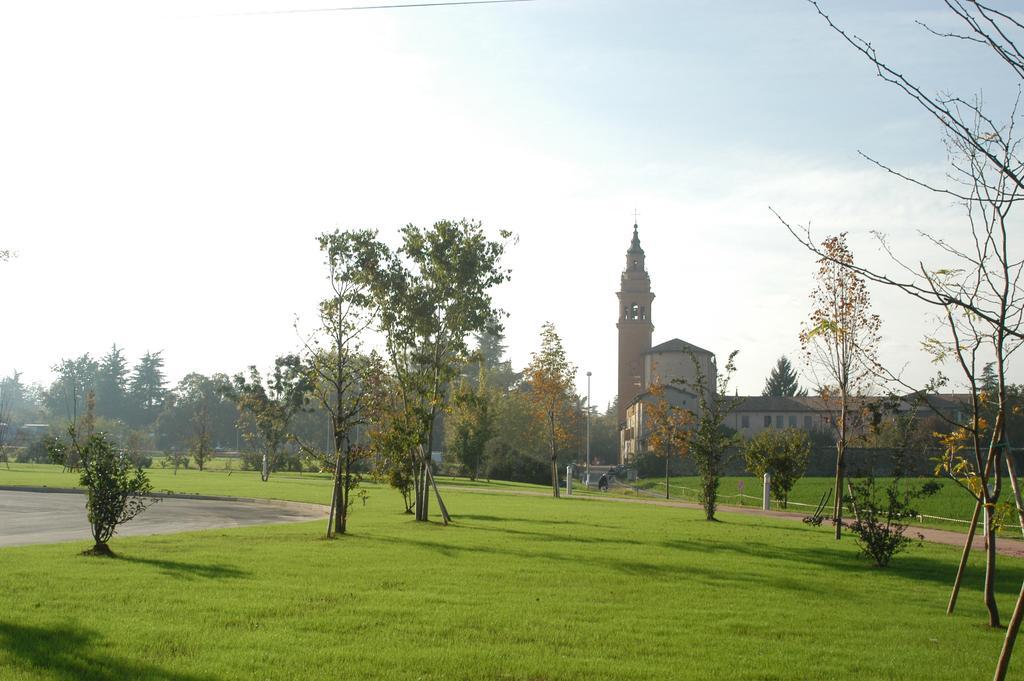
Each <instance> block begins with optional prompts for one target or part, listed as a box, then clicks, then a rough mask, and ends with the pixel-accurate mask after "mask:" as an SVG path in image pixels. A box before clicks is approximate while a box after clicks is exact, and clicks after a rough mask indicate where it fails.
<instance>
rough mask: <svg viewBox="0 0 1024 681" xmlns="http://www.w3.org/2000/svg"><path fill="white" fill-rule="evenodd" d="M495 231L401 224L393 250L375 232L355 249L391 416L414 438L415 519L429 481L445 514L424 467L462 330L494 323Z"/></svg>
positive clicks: (464, 352) (498, 255) (422, 516)
mask: <svg viewBox="0 0 1024 681" xmlns="http://www.w3.org/2000/svg"><path fill="white" fill-rule="evenodd" d="M499 234H500V238H501V239H502V240H501V241H492V240H491V239H489V238H487V235H486V234H485V233H484V231H483V227H482V226H481V224H480V223H479V222H471V221H466V220H461V221H459V222H451V221H448V220H444V221H440V222H436V223H434V225H433V226H432V227H431V228H430V229H421V228H419V227H416V226H415V225H407V226H406V227H404V228H403V229H402V246H401V247H400V248H399V249H398V250H397V251H394V252H392V251H391V250H390V249H389V248H388V247H387V246H386V245H384V244H381V243H380V242H378V241H376V240H375V241H373V242H369V243H366V244H364V247H363V249H362V251H361V253H360V254H359V259H360V262H361V263H362V264H363V267H362V276H363V277H365V279H364V281H366V282H367V283H368V290H369V295H370V297H371V299H372V303H373V304H374V306H375V307H376V308H377V309H378V310H379V313H378V325H379V329H380V331H381V332H382V334H383V336H384V339H385V347H386V352H387V360H388V363H389V364H390V371H391V374H392V375H393V379H394V384H395V386H396V387H397V388H398V395H399V398H400V404H399V406H400V409H399V414H400V416H399V417H398V418H397V419H393V422H396V423H399V422H400V423H402V425H403V428H409V427H413V426H414V430H415V434H416V438H417V439H416V446H415V448H414V449H413V451H412V452H411V454H410V456H411V457H412V458H413V460H414V462H415V464H414V488H415V499H416V519H417V520H421V521H426V520H428V519H429V491H430V490H431V489H433V491H434V496H435V497H436V498H437V500H438V506H439V507H440V510H441V517H442V519H443V520H444V522H446V523H447V522H448V519H449V516H448V512H447V509H446V508H445V506H444V502H443V501H442V499H441V494H440V491H439V490H438V489H437V485H436V483H435V482H434V478H433V472H432V471H431V449H432V444H433V441H434V427H435V424H436V423H437V417H438V415H439V414H441V413H442V412H444V411H445V409H446V408H447V389H448V386H449V385H450V383H451V381H452V380H453V379H454V378H455V377H456V376H457V375H458V372H459V371H460V369H461V368H462V367H463V366H465V363H466V360H467V357H468V354H469V349H468V347H467V343H466V340H467V338H468V337H469V336H470V335H471V334H475V333H482V332H484V331H488V330H496V329H495V325H496V319H497V317H498V315H499V314H500V313H499V312H497V311H496V310H495V309H494V305H493V302H492V299H491V289H492V288H493V287H494V286H496V285H498V284H500V283H502V282H504V281H506V280H507V279H508V277H509V270H508V269H506V268H505V267H503V266H502V265H501V259H502V256H503V254H504V251H505V242H506V241H507V240H508V239H509V238H510V237H511V234H510V233H509V232H506V231H501V232H500V233H499Z"/></svg>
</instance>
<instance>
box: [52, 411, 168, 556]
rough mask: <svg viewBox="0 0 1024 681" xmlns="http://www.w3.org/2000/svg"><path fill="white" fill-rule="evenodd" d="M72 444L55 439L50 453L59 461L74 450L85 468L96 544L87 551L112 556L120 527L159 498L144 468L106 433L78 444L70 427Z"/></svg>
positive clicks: (65, 459) (90, 522)
mask: <svg viewBox="0 0 1024 681" xmlns="http://www.w3.org/2000/svg"><path fill="white" fill-rule="evenodd" d="M68 434H69V435H70V444H67V443H65V442H62V441H59V440H54V441H52V442H51V444H50V453H51V456H52V458H53V459H54V460H55V461H67V460H68V458H69V456H68V453H69V452H70V451H72V450H73V451H74V452H75V453H76V454H77V455H78V458H79V460H80V461H81V467H82V477H81V483H82V486H83V487H85V488H86V490H87V497H86V504H85V508H86V514H87V516H88V518H89V524H90V526H91V527H92V536H93V540H94V541H95V542H96V544H95V546H93V548H92V549H91V550H90V551H88V552H87V553H92V554H97V555H111V552H110V549H109V548H108V546H107V542H108V541H110V538H111V537H113V536H114V532H115V531H117V526H118V525H121V524H123V523H126V522H128V521H129V520H131V519H132V518H134V517H135V516H137V515H139V514H140V513H142V512H143V511H144V510H146V508H147V507H149V506H150V505H151V504H153V503H155V502H156V500H155V499H153V498H151V497H147V496H146V495H147V494H149V492H150V491H152V487H151V485H150V484H149V480H148V479H147V478H146V474H145V473H144V472H143V471H142V469H141V468H137V467H136V466H134V465H133V464H132V463H131V461H130V460H129V458H128V457H125V456H122V455H121V453H120V452H118V451H117V450H116V449H115V448H114V446H113V445H112V444H111V443H110V442H109V441H108V440H107V439H106V437H105V436H104V435H102V434H97V435H92V436H90V437H89V439H88V440H86V442H85V444H84V445H79V444H77V442H76V440H75V431H74V428H71V429H69V431H68Z"/></svg>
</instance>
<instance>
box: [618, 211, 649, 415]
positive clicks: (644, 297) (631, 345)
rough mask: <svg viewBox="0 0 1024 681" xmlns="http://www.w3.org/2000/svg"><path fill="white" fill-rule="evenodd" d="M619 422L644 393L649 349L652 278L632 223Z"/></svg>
mask: <svg viewBox="0 0 1024 681" xmlns="http://www.w3.org/2000/svg"><path fill="white" fill-rule="evenodd" d="M615 295H617V296H618V297H619V312H618V316H619V322H618V324H616V327H617V328H618V329H619V423H620V424H621V423H623V422H625V420H626V406H627V405H628V404H629V403H630V402H631V401H632V400H633V398H634V397H636V396H637V395H639V394H640V393H641V392H643V373H644V353H645V352H647V351H648V350H650V349H651V335H652V334H653V333H654V323H653V322H652V321H651V319H652V318H651V302H652V301H653V300H654V294H653V293H651V277H650V276H649V275H648V274H647V269H646V268H645V266H644V249H642V248H640V235H639V234H638V228H637V225H636V223H633V241H632V242H630V244H629V250H628V251H626V269H625V270H623V272H622V283H621V285H620V286H619V292H618V293H616V294H615Z"/></svg>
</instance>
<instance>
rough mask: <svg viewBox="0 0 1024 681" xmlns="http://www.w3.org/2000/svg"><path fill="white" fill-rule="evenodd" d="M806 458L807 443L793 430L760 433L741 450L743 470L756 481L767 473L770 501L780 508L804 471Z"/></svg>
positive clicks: (802, 434) (802, 432)
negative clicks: (776, 503)
mask: <svg viewBox="0 0 1024 681" xmlns="http://www.w3.org/2000/svg"><path fill="white" fill-rule="evenodd" d="M810 456H811V440H810V438H809V437H808V436H807V433H805V432H804V431H802V430H799V429H797V428H786V429H785V430H775V429H772V428H769V429H767V430H762V431H761V432H760V433H758V434H757V435H755V436H754V437H752V438H750V439H749V440H747V442H746V444H745V445H744V447H743V457H744V459H746V462H747V470H748V471H750V472H751V473H753V474H754V475H756V476H758V477H761V476H763V475H764V474H765V473H771V476H772V498H773V499H775V500H776V501H781V502H782V507H783V508H786V506H787V503H788V502H789V493H790V492H791V491H792V490H793V485H795V484H796V481H797V480H799V479H800V478H801V477H803V474H804V471H805V470H807V460H808V459H809V458H810Z"/></svg>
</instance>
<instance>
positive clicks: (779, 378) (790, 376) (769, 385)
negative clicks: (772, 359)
mask: <svg viewBox="0 0 1024 681" xmlns="http://www.w3.org/2000/svg"><path fill="white" fill-rule="evenodd" d="M761 395H762V396H764V397H807V389H806V388H801V387H800V384H799V383H798V382H797V376H796V371H794V369H793V365H792V364H791V363H790V361H789V359H787V358H786V356H785V355H783V356H782V357H779V361H778V362H776V363H775V368H773V369H772V373H771V374H770V375H769V376H768V378H767V379H766V380H765V382H764V390H762V391H761Z"/></svg>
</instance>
